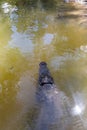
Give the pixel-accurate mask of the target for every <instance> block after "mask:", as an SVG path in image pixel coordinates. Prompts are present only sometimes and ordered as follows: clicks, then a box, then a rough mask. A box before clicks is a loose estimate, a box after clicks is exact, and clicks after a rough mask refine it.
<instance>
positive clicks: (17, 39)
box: [9, 26, 34, 53]
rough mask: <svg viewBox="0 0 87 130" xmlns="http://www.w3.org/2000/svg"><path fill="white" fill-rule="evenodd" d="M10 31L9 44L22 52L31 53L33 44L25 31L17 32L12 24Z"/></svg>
mask: <svg viewBox="0 0 87 130" xmlns="http://www.w3.org/2000/svg"><path fill="white" fill-rule="evenodd" d="M12 31H13V34H12V36H11V38H12V40H11V41H10V42H9V45H10V46H11V47H12V48H18V49H19V50H20V51H21V52H22V53H32V51H33V49H34V45H33V43H32V40H31V39H29V36H28V35H27V34H25V33H19V32H17V28H16V26H12Z"/></svg>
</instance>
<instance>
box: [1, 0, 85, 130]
mask: <svg viewBox="0 0 87 130" xmlns="http://www.w3.org/2000/svg"><path fill="white" fill-rule="evenodd" d="M0 10H1V13H0V130H31V129H34V127H35V122H36V118H37V115H39V112H38V110H37V109H38V108H37V104H36V97H35V92H36V87H37V78H38V64H39V62H41V61H46V62H47V63H48V67H49V69H50V71H51V73H52V76H53V77H54V79H55V84H56V86H57V88H58V89H59V96H60V97H62V98H63V99H62V100H63V105H64V108H62V110H63V111H64V113H65V114H64V118H63V119H68V117H69V115H68V114H67V113H68V112H66V110H68V108H66V107H67V106H68V105H66V103H65V101H67V104H69V106H70V109H71V114H72V118H71V119H72V121H73V125H71V126H70V129H72V130H80V129H82V130H83V129H86V127H87V124H86V121H87V103H86V98H87V71H86V69H87V36H86V35H87V27H86V24H82V23H81V19H80V18H73V17H68V18H66V17H64V18H63V17H61V18H58V12H57V10H56V11H55V10H54V9H51V8H50V9H47V8H46V9H44V8H43V6H41V4H40V5H39V6H38V8H34V7H31V8H28V7H27V8H25V7H23V6H22V7H21V8H20V7H19V6H18V7H16V6H14V5H11V4H9V3H6V2H4V3H3V6H2V4H1V8H0ZM80 23H81V24H80ZM61 93H63V94H61ZM64 99H65V100H64ZM55 101H57V100H55ZM57 103H58V102H57ZM57 103H56V104H57ZM64 103H65V104H64ZM62 110H61V112H62ZM53 129H54V128H53Z"/></svg>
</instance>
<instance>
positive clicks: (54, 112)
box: [35, 62, 70, 130]
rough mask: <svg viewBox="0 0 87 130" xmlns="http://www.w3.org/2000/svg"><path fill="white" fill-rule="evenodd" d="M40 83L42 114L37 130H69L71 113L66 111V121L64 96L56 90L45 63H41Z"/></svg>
mask: <svg viewBox="0 0 87 130" xmlns="http://www.w3.org/2000/svg"><path fill="white" fill-rule="evenodd" d="M38 83H39V87H38V88H37V100H38V102H39V106H40V114H39V116H38V119H37V124H36V127H35V130H68V127H69V124H70V116H69V111H67V110H66V112H67V113H68V120H67V119H66V120H65V119H64V115H65V114H64V111H63V109H64V108H63V107H64V105H63V102H62V98H61V97H62V96H64V95H63V93H59V91H58V89H57V88H56V86H55V84H54V80H53V78H52V77H51V74H50V72H49V69H48V68H47V64H46V63H45V62H41V63H40V68H39V80H38ZM66 112H65V113H66ZM65 116H66V115H65ZM67 126H68V127H67Z"/></svg>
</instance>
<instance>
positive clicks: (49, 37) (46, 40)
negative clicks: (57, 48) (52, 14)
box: [43, 33, 54, 45]
mask: <svg viewBox="0 0 87 130" xmlns="http://www.w3.org/2000/svg"><path fill="white" fill-rule="evenodd" d="M53 38H54V34H50V33H46V34H45V35H44V36H43V41H44V44H46V45H49V44H51V43H52V41H53Z"/></svg>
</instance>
